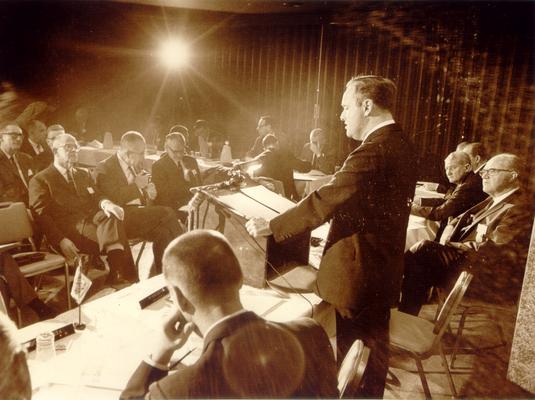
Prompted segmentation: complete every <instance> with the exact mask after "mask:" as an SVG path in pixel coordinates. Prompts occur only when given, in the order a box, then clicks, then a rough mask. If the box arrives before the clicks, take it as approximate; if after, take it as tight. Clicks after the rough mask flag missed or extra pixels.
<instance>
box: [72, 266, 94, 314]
mask: <svg viewBox="0 0 535 400" xmlns="http://www.w3.org/2000/svg"><path fill="white" fill-rule="evenodd" d="M82 260H83V257H78V259H77V260H76V272H75V273H74V280H73V282H72V288H71V297H72V298H73V299H74V300H75V301H76V303H77V304H81V303H82V301H83V300H84V297H85V295H86V294H87V292H88V290H89V288H90V287H91V284H92V283H93V282H91V279H89V278H88V277H87V276H86V275H85V274H84V267H85V265H84V264H85V263H84V262H83V261H82Z"/></svg>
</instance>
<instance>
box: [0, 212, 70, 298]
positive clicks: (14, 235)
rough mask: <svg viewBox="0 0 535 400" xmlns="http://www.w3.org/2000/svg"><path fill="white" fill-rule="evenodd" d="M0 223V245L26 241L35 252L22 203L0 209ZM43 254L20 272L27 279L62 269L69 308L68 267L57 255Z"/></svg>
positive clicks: (28, 222)
mask: <svg viewBox="0 0 535 400" xmlns="http://www.w3.org/2000/svg"><path fill="white" fill-rule="evenodd" d="M0 221H1V223H2V225H3V227H2V229H0V244H5V243H12V242H21V241H23V240H25V239H27V240H28V241H29V242H30V243H31V245H32V249H33V250H34V251H35V244H34V243H33V240H32V235H33V228H32V223H31V222H30V218H29V215H28V211H27V210H26V206H25V205H24V203H10V204H9V205H7V206H6V207H3V208H0ZM30 253H31V252H30ZM43 254H44V258H43V259H42V260H40V261H35V262H30V263H28V264H26V265H21V266H20V271H21V272H22V274H23V275H24V276H25V277H27V278H29V277H33V276H37V275H41V274H44V273H45V272H49V271H53V270H56V269H60V268H63V270H64V272H65V288H66V290H65V293H66V296H67V305H68V307H69V308H71V297H70V293H69V266H68V265H67V262H66V260H65V258H64V257H63V256H61V255H59V254H54V253H50V252H44V253H43ZM15 258H16V257H15Z"/></svg>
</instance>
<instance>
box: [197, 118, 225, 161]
mask: <svg viewBox="0 0 535 400" xmlns="http://www.w3.org/2000/svg"><path fill="white" fill-rule="evenodd" d="M192 131H193V137H194V138H195V139H193V140H195V141H196V143H195V149H196V151H199V152H200V153H201V156H202V157H206V158H217V159H219V156H220V154H221V149H222V148H223V143H224V139H223V137H222V135H221V134H220V133H218V132H216V131H214V130H213V129H211V128H210V126H209V125H208V122H207V121H205V120H204V119H199V120H197V121H195V123H194V124H193V127H192Z"/></svg>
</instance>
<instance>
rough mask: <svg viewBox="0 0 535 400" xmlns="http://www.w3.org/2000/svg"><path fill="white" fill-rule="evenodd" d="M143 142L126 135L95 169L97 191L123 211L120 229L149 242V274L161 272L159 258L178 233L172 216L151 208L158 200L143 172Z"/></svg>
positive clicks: (166, 209)
mask: <svg viewBox="0 0 535 400" xmlns="http://www.w3.org/2000/svg"><path fill="white" fill-rule="evenodd" d="M145 150H146V143H145V138H144V137H143V135H142V134H141V133H139V132H135V131H128V132H126V133H125V134H124V135H123V136H122V137H121V148H120V149H119V151H117V154H114V155H112V156H110V157H108V158H107V159H105V160H103V161H101V162H99V163H98V164H97V166H96V168H95V181H96V183H97V187H98V188H99V190H100V191H101V192H102V193H103V194H104V195H105V196H107V197H108V198H109V199H111V200H112V201H114V202H115V203H117V204H118V205H120V206H121V207H123V208H124V227H125V231H126V235H127V236H128V238H131V239H137V238H141V239H143V240H148V241H150V242H152V252H153V254H154V263H153V266H152V270H151V273H152V274H159V273H161V272H162V255H163V251H164V249H165V247H166V246H167V245H168V244H169V242H170V241H171V240H173V239H174V238H175V237H177V236H178V235H180V234H181V233H182V229H181V227H180V225H179V223H178V219H177V217H176V215H175V212H174V211H173V210H172V209H171V208H169V207H164V206H159V205H153V202H154V200H155V199H156V197H157V196H158V191H157V189H156V186H155V184H154V182H151V180H150V178H151V177H150V175H149V174H148V173H147V172H146V171H144V170H143V163H144V161H145Z"/></svg>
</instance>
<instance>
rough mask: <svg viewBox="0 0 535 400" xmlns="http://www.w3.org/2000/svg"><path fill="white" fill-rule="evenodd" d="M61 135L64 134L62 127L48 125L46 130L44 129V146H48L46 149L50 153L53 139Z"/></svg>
mask: <svg viewBox="0 0 535 400" xmlns="http://www.w3.org/2000/svg"><path fill="white" fill-rule="evenodd" d="M63 133H65V128H63V126H61V125H60V124H54V125H50V126H49V127H48V128H46V144H48V147H49V148H50V150H51V151H52V143H54V139H56V137H58V136H59V135H61V134H63Z"/></svg>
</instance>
